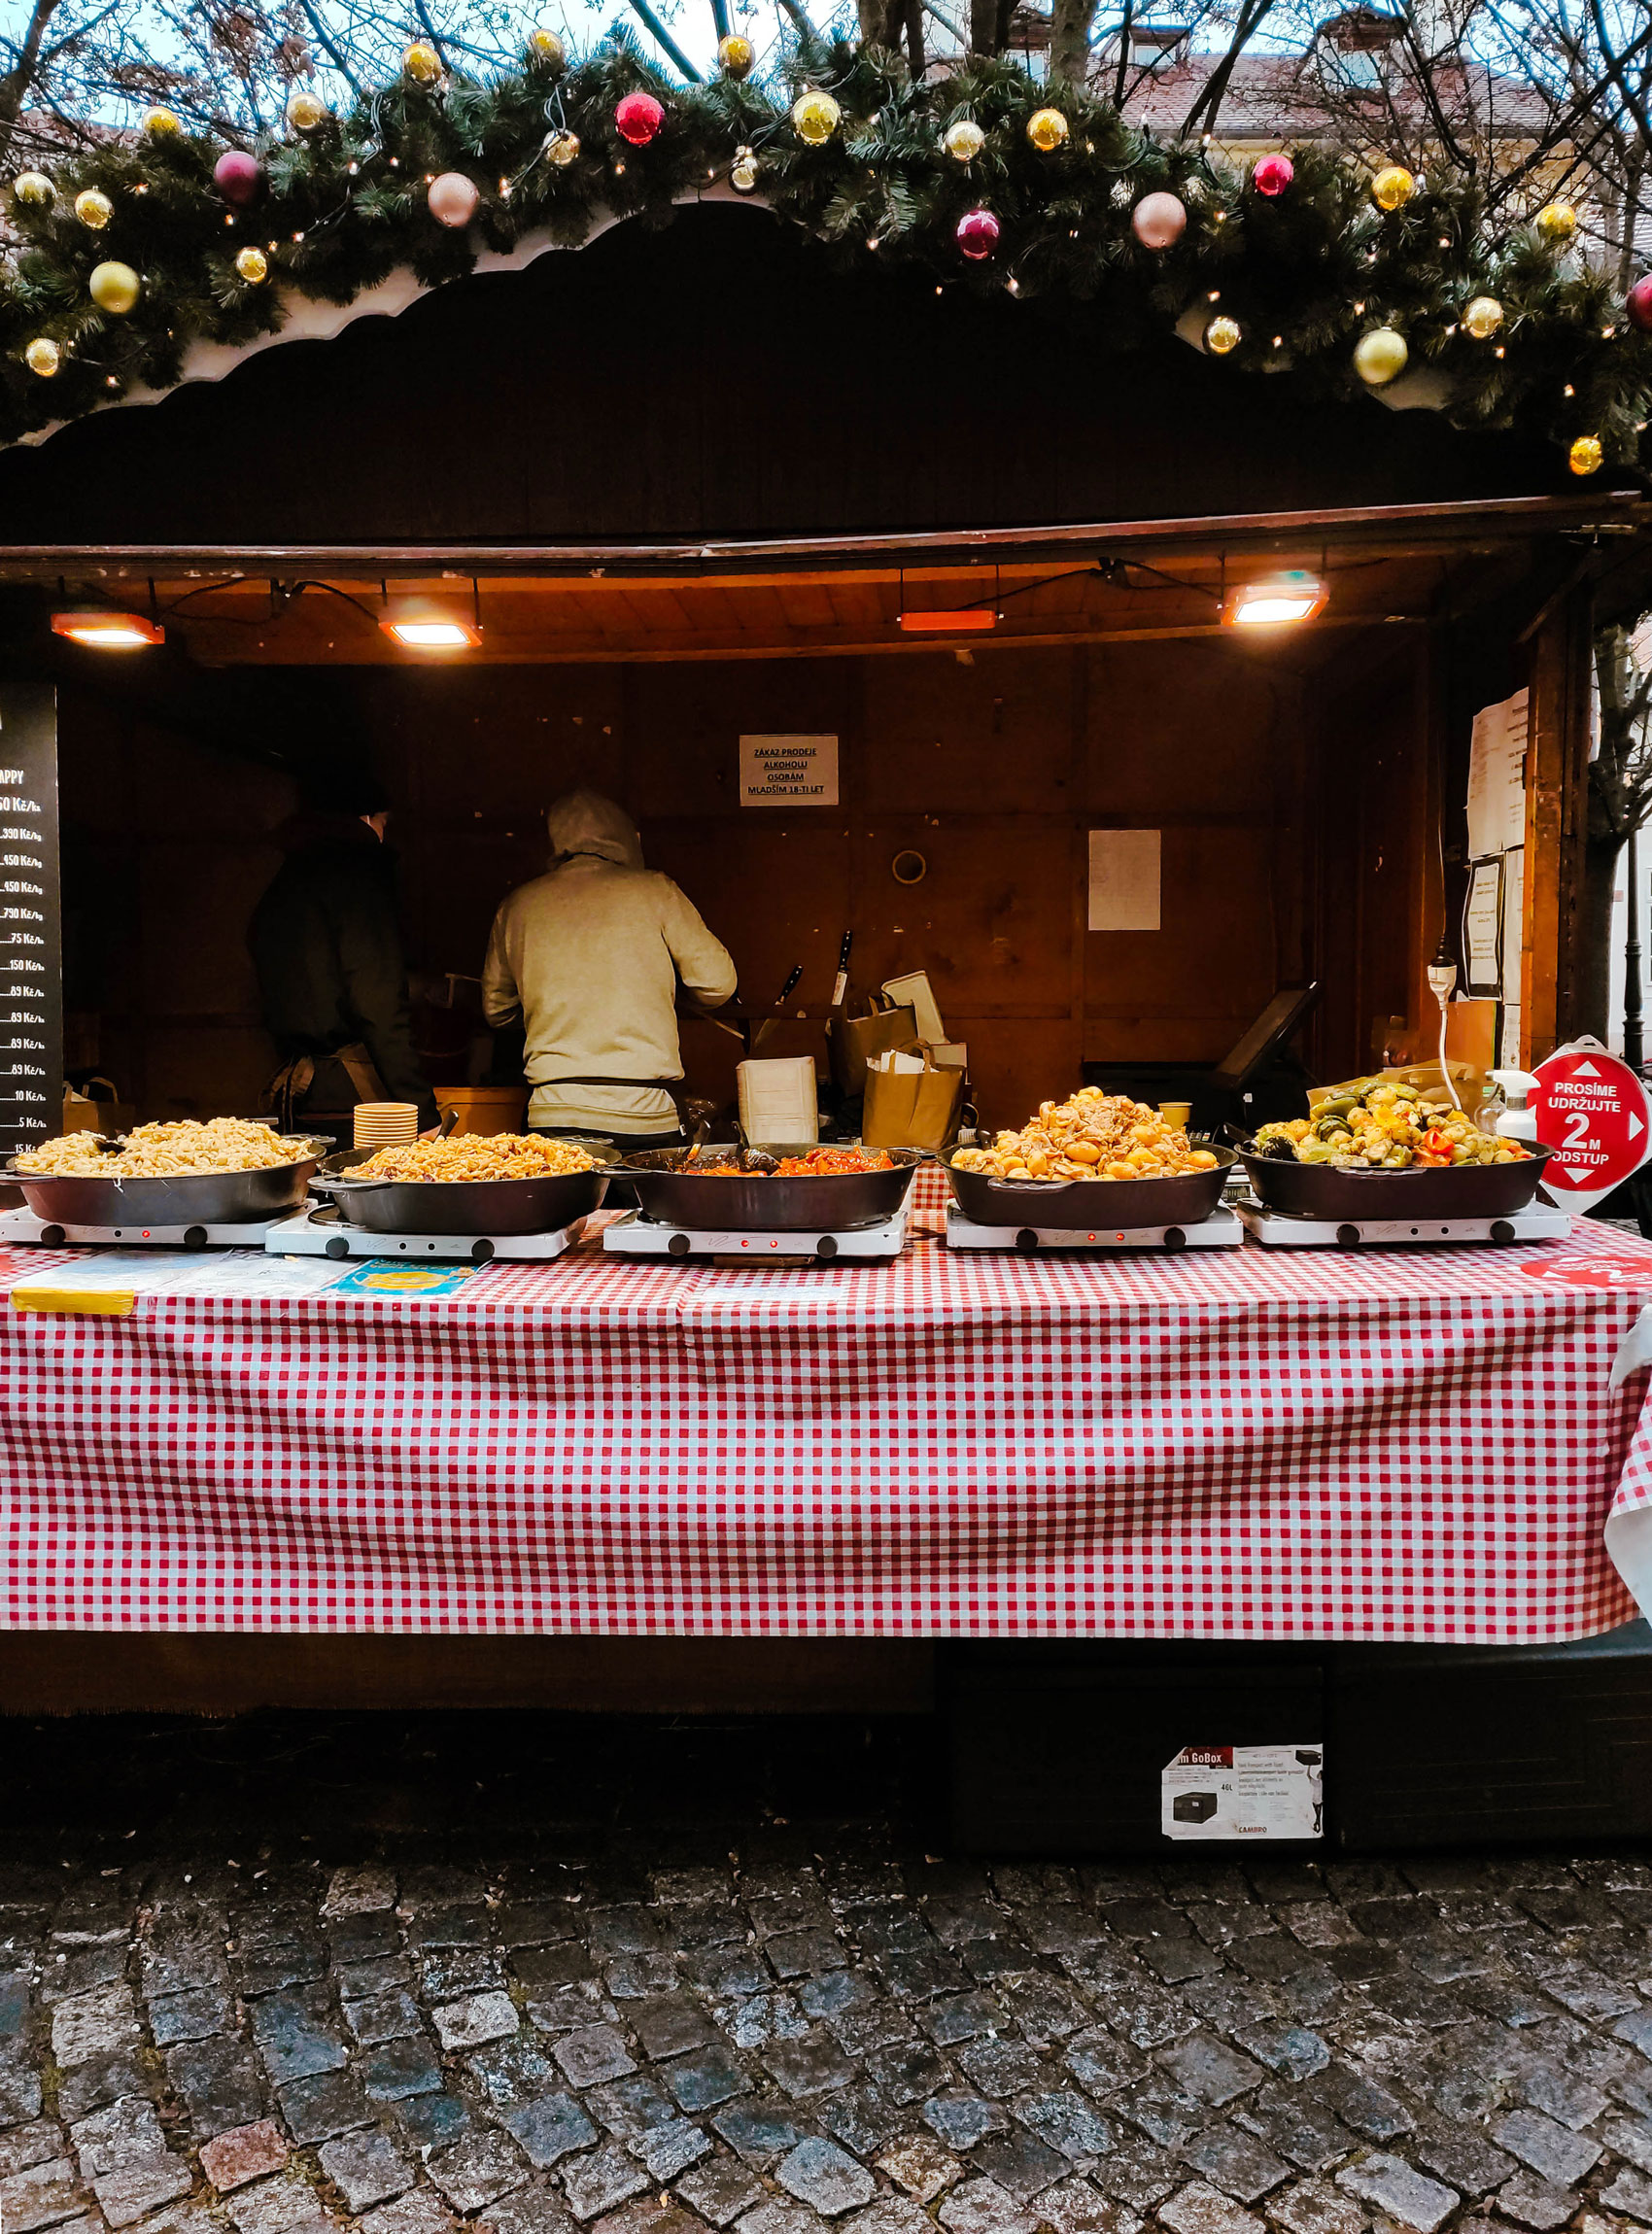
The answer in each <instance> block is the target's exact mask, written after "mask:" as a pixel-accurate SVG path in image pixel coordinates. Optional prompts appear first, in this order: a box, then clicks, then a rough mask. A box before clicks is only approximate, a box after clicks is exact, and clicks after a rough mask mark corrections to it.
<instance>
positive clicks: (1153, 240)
mask: <svg viewBox="0 0 1652 2234" xmlns="http://www.w3.org/2000/svg"><path fill="white" fill-rule="evenodd" d="M1130 230H1131V231H1132V232H1133V233H1134V234H1135V236H1136V238H1137V239H1138V240H1139V241H1140V242H1141V244H1142V246H1143V248H1151V249H1166V248H1174V247H1175V246H1176V243H1177V242H1178V241H1179V240H1180V239H1181V238H1182V235H1183V234H1184V233H1185V232H1186V231H1187V211H1186V210H1185V209H1184V208H1183V206H1182V204H1181V202H1180V201H1179V200H1178V199H1177V197H1176V196H1175V195H1174V194H1165V193H1158V194H1144V195H1143V196H1142V198H1141V200H1140V201H1139V202H1138V203H1137V204H1136V206H1135V208H1134V209H1133V210H1132V211H1131V212H1130Z"/></svg>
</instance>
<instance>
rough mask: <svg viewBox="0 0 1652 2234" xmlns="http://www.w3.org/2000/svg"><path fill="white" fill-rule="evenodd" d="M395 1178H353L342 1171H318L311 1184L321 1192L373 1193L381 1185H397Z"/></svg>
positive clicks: (398, 1183)
mask: <svg viewBox="0 0 1652 2234" xmlns="http://www.w3.org/2000/svg"><path fill="white" fill-rule="evenodd" d="M400 1184H401V1183H400V1182H399V1181H396V1180H394V1179H352V1178H351V1177H350V1176H349V1174H348V1173H346V1172H342V1171H318V1172H317V1173H316V1175H315V1177H314V1178H313V1179H312V1180H311V1181H310V1185H311V1186H313V1187H314V1188H315V1189H316V1191H317V1192H318V1193H319V1194H333V1193H338V1194H373V1193H376V1192H377V1190H378V1189H379V1188H380V1187H381V1186H398V1185H400Z"/></svg>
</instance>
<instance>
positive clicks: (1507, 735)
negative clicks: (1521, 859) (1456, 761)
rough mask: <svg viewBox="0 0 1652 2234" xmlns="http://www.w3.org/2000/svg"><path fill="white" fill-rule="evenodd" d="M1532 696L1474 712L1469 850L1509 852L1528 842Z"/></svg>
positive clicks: (1519, 696) (1521, 695) (1525, 694)
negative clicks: (1527, 753) (1527, 772)
mask: <svg viewBox="0 0 1652 2234" xmlns="http://www.w3.org/2000/svg"><path fill="white" fill-rule="evenodd" d="M1529 705H1530V694H1529V693H1528V692H1526V691H1523V690H1519V691H1516V692H1515V694H1514V696H1513V698H1505V699H1502V700H1500V701H1499V703H1498V704H1497V705H1488V706H1483V707H1482V708H1481V710H1480V711H1479V712H1478V713H1477V714H1476V715H1475V716H1474V733H1473V740H1472V742H1471V744H1470V746H1469V750H1468V851H1469V853H1470V855H1471V856H1472V855H1476V854H1486V853H1507V852H1508V851H1509V850H1510V849H1511V848H1512V847H1514V846H1516V845H1524V844H1525V842H1526V733H1527V716H1528V708H1529Z"/></svg>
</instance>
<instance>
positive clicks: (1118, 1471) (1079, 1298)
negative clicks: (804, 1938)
mask: <svg viewBox="0 0 1652 2234" xmlns="http://www.w3.org/2000/svg"><path fill="white" fill-rule="evenodd" d="M925 1222H926V1223H928V1224H930V1225H933V1223H934V1222H935V1221H934V1220H933V1218H931V1219H929V1220H926V1221H925ZM21 1254H22V1253H18V1255H17V1256H15V1257H14V1258H13V1259H12V1260H11V1264H10V1267H9V1268H7V1267H6V1265H5V1260H4V1258H3V1257H0V1285H4V1286H7V1287H9V1286H10V1285H11V1284H12V1283H13V1282H14V1281H15V1280H16V1279H17V1278H18V1277H19V1276H20V1274H21V1272H22V1271H23V1270H24V1269H27V1270H30V1271H34V1270H37V1269H38V1267H39V1264H40V1257H39V1254H38V1253H29V1254H28V1257H27V1263H26V1267H25V1266H24V1265H23V1264H22V1263H20V1262H19V1258H20V1256H21ZM1613 1265H1615V1266H1616V1267H1617V1269H1616V1271H1615V1272H1613V1271H1611V1270H1610V1269H1609V1268H1610V1267H1611V1266H1613ZM1648 1298H1652V1247H1649V1246H1647V1245H1646V1244H1643V1243H1641V1242H1638V1241H1635V1240H1633V1239H1628V1238H1625V1237H1623V1236H1621V1235H1619V1234H1617V1233H1615V1232H1611V1231H1610V1230H1608V1229H1604V1228H1600V1227H1594V1228H1589V1227H1587V1226H1584V1227H1580V1229H1579V1232H1578V1233H1577V1234H1575V1235H1574V1236H1573V1238H1572V1239H1571V1240H1569V1241H1566V1242H1555V1243H1546V1244H1543V1245H1541V1246H1540V1247H1535V1248H1522V1249H1510V1250H1503V1251H1497V1250H1484V1251H1473V1250H1451V1251H1444V1252H1440V1253H1438V1254H1435V1253H1430V1252H1420V1251H1419V1252H1412V1251H1403V1250H1394V1251H1389V1252H1385V1253H1381V1254H1360V1255H1345V1254H1339V1253H1336V1252H1334V1251H1332V1252H1317V1251H1289V1252H1286V1251H1280V1252H1273V1251H1264V1250H1262V1249H1260V1248H1257V1247H1255V1246H1248V1247H1247V1248H1246V1249H1245V1250H1244V1251H1242V1252H1240V1251H1232V1252H1210V1253H1193V1252H1188V1253H1187V1254H1183V1255H1180V1256H1173V1257H1168V1256H1161V1255H1155V1256H1136V1257H1128V1258H1111V1259H1109V1258H1100V1259H1097V1258H1081V1257H1072V1256H1046V1257H1040V1258H1031V1259H1027V1258H1020V1257H1015V1256H981V1255H965V1254H948V1253H947V1252H946V1249H945V1247H944V1246H943V1245H942V1243H941V1242H940V1240H939V1239H938V1238H937V1236H936V1235H935V1234H934V1233H933V1231H930V1232H926V1233H924V1234H922V1235H921V1236H920V1237H919V1238H918V1239H917V1240H916V1241H915V1242H914V1244H913V1245H912V1247H911V1248H910V1249H909V1251H908V1253H907V1254H906V1255H905V1256H904V1257H902V1258H901V1260H900V1261H899V1262H897V1263H895V1264H892V1265H872V1266H858V1267H857V1266H852V1265H843V1264H839V1265H832V1266H819V1267H814V1266H810V1267H808V1268H800V1269H794V1270H787V1269H783V1268H779V1267H770V1268H766V1269H765V1268H755V1267H744V1266H741V1267H739V1268H736V1269H730V1270H725V1269H719V1268H717V1267H715V1266H712V1265H678V1264H671V1263H659V1262H648V1261H635V1260H631V1261H628V1260H623V1259H619V1260H616V1259H614V1258H611V1257H610V1258H606V1259H604V1258H603V1257H602V1254H600V1253H599V1252H598V1251H596V1250H595V1249H592V1248H590V1247H587V1248H585V1249H582V1250H581V1251H579V1252H577V1253H575V1254H572V1255H570V1256H568V1257H565V1258H563V1259H561V1260H559V1261H557V1262H555V1263H551V1264H547V1265H542V1266H502V1265H495V1266H490V1267H489V1268H487V1269H486V1270H485V1271H483V1272H481V1273H479V1274H478V1275H477V1276H476V1277H475V1278H474V1279H473V1280H471V1281H470V1282H469V1283H468V1284H467V1285H466V1286H465V1289H463V1290H462V1291H460V1292H459V1293H457V1294H454V1295H452V1296H448V1297H443V1298H438V1299H429V1300H419V1299H407V1300H393V1301H380V1300H373V1299H369V1298H366V1297H360V1296H356V1297H350V1298H344V1297H339V1296H334V1295H329V1294H327V1293H322V1294H319V1295H316V1296H313V1297H299V1298H293V1299H289V1298H286V1297H281V1298H275V1299H271V1298H266V1297H245V1298H235V1297H224V1296H210V1295H204V1294H195V1295H191V1294H189V1293H188V1292H178V1293H161V1294H155V1295H144V1296H140V1298H139V1301H138V1304H137V1307H136V1309H135V1310H134V1311H133V1313H132V1314H131V1316H129V1317H126V1318H96V1317H77V1316H67V1315H57V1314H52V1313H47V1314H42V1313H37V1312H29V1313H24V1312H21V1311H16V1310H12V1309H0V1445H3V1456H4V1460H5V1478H4V1481H3V1482H0V1521H3V1541H4V1559H5V1573H4V1598H3V1600H0V1622H3V1623H4V1625H5V1626H9V1627H15V1628H36V1629H74V1628H82V1629H99V1630H160V1631H165V1630H176V1631H181V1630H246V1631H276V1630H287V1631H293V1630H296V1631H321V1630H327V1631H363V1632H365V1631H429V1632H454V1633H476V1632H510V1631H545V1632H557V1631H560V1632H586V1633H608V1634H623V1633H671V1634H678V1635H774V1634H795V1635H883V1636H894V1635H901V1636H913V1635H967V1636H1035V1635H1062V1636H1072V1635H1120V1636H1218V1635H1221V1636H1247V1637H1316V1636H1317V1637H1350V1638H1354V1637H1368V1638H1385V1637H1392V1638H1434V1639H1448V1640H1459V1641H1463V1642H1473V1643H1528V1642H1535V1641H1538V1640H1542V1639H1551V1638H1567V1637H1577V1636H1584V1635H1589V1634H1592V1633H1597V1632H1600V1631H1602V1630H1605V1629H1609V1628H1612V1627H1614V1626H1615V1625H1617V1624H1618V1623H1620V1622H1623V1621H1626V1620H1629V1619H1631V1618H1632V1617H1633V1615H1634V1613H1635V1605H1634V1603H1633V1601H1632V1599H1631V1598H1630V1597H1629V1594H1628V1592H1627V1591H1626V1589H1625V1587H1624V1585H1623V1584H1622V1582H1621V1581H1620V1580H1619V1579H1618V1576H1617V1573H1616V1571H1615V1570H1614V1568H1613V1567H1612V1565H1611V1564H1610V1562H1609V1560H1608V1559H1607V1556H1606V1553H1605V1550H1604V1548H1603V1543H1602V1529H1603V1526H1604V1524H1605V1522H1606V1520H1607V1516H1608V1514H1609V1513H1611V1512H1613V1510H1614V1507H1615V1509H1616V1510H1617V1511H1618V1512H1619V1514H1626V1513H1630V1512H1633V1511H1635V1510H1636V1509H1641V1508H1645V1507H1648V1506H1652V1414H1649V1415H1648V1416H1647V1417H1644V1418H1643V1409H1644V1400H1645V1397H1646V1391H1647V1374H1646V1372H1645V1371H1644V1370H1641V1371H1637V1372H1635V1373H1634V1374H1632V1375H1631V1377H1630V1378H1629V1380H1628V1382H1627V1383H1626V1385H1625V1386H1624V1387H1623V1388H1621V1389H1620V1390H1619V1391H1617V1392H1612V1391H1611V1390H1610V1389H1609V1388H1608V1375H1609V1372H1610V1368H1611V1365H1612V1361H1613V1358H1614V1357H1615V1355H1616V1353H1617V1351H1618V1348H1619V1345H1620V1343H1621V1341H1622V1340H1623V1338H1624V1336H1625V1335H1626V1334H1627V1333H1628V1331H1629V1329H1630V1327H1631V1326H1632V1324H1633V1323H1634V1322H1635V1318H1636V1316H1637V1314H1638V1312H1639V1310H1640V1308H1641V1305H1642V1304H1643V1303H1644V1302H1645V1301H1646V1300H1647V1299H1648Z"/></svg>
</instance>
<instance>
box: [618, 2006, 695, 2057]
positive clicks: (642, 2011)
mask: <svg viewBox="0 0 1652 2234" xmlns="http://www.w3.org/2000/svg"><path fill="white" fill-rule="evenodd" d="M626 2022H627V2023H628V2024H629V2025H630V2027H631V2029H632V2030H633V2032H635V2033H636V2035H637V2039H638V2040H639V2041H640V2042H641V2044H642V2050H643V2053H644V2054H645V2055H649V2056H655V2057H665V2056H673V2055H685V2054H686V2053H687V2052H688V2050H689V2049H690V2048H691V2047H706V2046H709V2045H711V2044H712V2043H713V2042H715V2040H716V2038H717V2031H716V2027H715V2026H714V2025H713V2024H712V2023H711V2020H710V2019H709V2017H707V2016H706V2013H705V2011H703V2010H701V2009H700V2008H699V2007H698V2006H697V2004H695V2003H694V2002H692V2001H690V2000H689V1998H688V1996H687V1995H686V1994H671V1995H668V1996H666V1997H664V1998H663V1999H661V2000H658V2001H643V2002H638V2003H637V2005H636V2006H635V2007H634V2008H632V2009H630V2010H628V2011H626Z"/></svg>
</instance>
